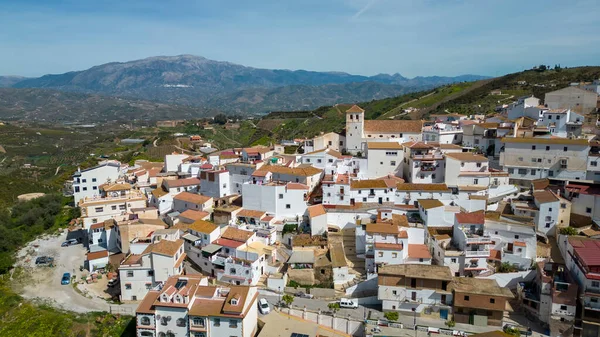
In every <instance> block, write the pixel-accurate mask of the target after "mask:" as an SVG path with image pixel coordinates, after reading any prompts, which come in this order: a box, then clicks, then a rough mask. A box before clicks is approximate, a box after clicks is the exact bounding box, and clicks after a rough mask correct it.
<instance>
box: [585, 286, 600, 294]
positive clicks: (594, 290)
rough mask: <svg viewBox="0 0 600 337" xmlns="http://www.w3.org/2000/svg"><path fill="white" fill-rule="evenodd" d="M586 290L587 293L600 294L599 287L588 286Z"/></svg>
mask: <svg viewBox="0 0 600 337" xmlns="http://www.w3.org/2000/svg"><path fill="white" fill-rule="evenodd" d="M585 292H586V293H590V294H599V295H600V289H599V288H592V287H587V288H585Z"/></svg>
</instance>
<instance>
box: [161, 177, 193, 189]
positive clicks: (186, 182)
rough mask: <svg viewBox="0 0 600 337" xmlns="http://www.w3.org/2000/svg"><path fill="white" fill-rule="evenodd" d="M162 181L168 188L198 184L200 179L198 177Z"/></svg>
mask: <svg viewBox="0 0 600 337" xmlns="http://www.w3.org/2000/svg"><path fill="white" fill-rule="evenodd" d="M164 182H165V186H166V187H167V188H169V189H171V188H175V187H184V186H194V185H200V179H198V178H185V179H176V180H164Z"/></svg>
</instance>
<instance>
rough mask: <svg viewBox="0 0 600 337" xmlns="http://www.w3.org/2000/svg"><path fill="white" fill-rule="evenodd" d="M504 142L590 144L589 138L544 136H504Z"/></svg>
mask: <svg viewBox="0 0 600 337" xmlns="http://www.w3.org/2000/svg"><path fill="white" fill-rule="evenodd" d="M502 142H503V143H525V144H565V145H588V144H589V141H588V140H587V139H569V138H542V137H504V138H502Z"/></svg>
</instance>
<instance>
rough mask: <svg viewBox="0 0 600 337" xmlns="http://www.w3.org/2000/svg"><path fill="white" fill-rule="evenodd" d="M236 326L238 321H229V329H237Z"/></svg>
mask: <svg viewBox="0 0 600 337" xmlns="http://www.w3.org/2000/svg"><path fill="white" fill-rule="evenodd" d="M237 326H238V321H237V320H236V319H230V320H229V327H230V328H237Z"/></svg>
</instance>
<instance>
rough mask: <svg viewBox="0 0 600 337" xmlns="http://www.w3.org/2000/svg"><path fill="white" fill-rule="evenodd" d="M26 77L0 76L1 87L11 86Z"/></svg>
mask: <svg viewBox="0 0 600 337" xmlns="http://www.w3.org/2000/svg"><path fill="white" fill-rule="evenodd" d="M25 79H26V77H21V76H0V88H10V87H12V86H13V85H15V84H17V83H19V82H21V81H23V80H25Z"/></svg>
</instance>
